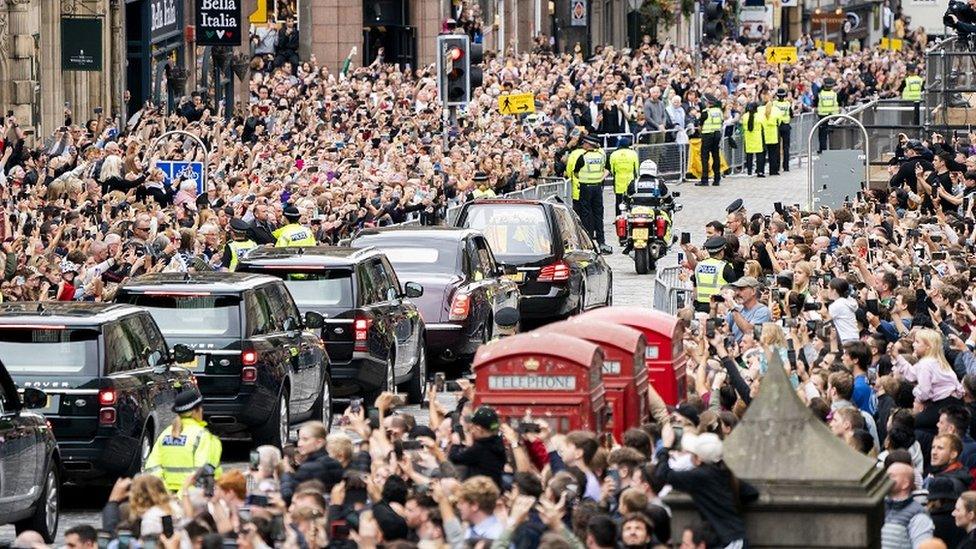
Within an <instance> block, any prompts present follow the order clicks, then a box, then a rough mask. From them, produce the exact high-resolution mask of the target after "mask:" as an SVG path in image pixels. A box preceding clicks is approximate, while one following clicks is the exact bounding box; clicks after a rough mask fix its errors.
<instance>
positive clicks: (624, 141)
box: [617, 135, 630, 147]
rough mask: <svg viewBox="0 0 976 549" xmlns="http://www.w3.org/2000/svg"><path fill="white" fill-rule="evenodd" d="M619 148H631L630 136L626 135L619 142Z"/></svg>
mask: <svg viewBox="0 0 976 549" xmlns="http://www.w3.org/2000/svg"><path fill="white" fill-rule="evenodd" d="M617 146H618V147H629V146H630V136H629V135H625V136H623V137H621V138H620V139H618V140H617Z"/></svg>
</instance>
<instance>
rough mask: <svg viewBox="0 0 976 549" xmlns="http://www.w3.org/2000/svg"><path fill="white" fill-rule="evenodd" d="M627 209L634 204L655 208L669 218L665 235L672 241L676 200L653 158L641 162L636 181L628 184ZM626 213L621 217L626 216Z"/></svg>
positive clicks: (628, 250) (629, 247)
mask: <svg viewBox="0 0 976 549" xmlns="http://www.w3.org/2000/svg"><path fill="white" fill-rule="evenodd" d="M623 203H624V204H625V205H626V209H627V210H630V209H631V208H632V207H634V206H648V207H652V208H654V209H655V210H656V211H657V212H658V213H660V214H661V215H663V216H664V218H665V219H667V223H668V229H667V232H666V235H665V239H664V240H665V242H670V235H671V221H672V218H671V216H672V214H673V213H674V209H675V206H674V200H673V199H672V197H671V194H670V192H669V191H668V186H667V185H666V184H665V183H664V180H663V179H661V178H659V177H658V175H657V163H656V162H654V161H653V160H645V161H643V162H641V163H640V167H639V168H638V176H637V180H636V181H631V183H630V185H628V186H627V193H626V195H624V197H623ZM626 215H627V214H626V213H624V214H623V215H622V216H621V219H625V218H626ZM631 245H632V244H631V243H630V242H628V243H627V244H626V249H625V250H624V253H628V252H630V250H631Z"/></svg>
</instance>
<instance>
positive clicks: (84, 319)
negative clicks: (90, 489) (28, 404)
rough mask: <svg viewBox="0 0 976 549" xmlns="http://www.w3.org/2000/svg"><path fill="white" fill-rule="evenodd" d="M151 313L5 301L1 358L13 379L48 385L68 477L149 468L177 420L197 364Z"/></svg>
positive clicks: (0, 312) (104, 476) (98, 477)
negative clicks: (186, 362)
mask: <svg viewBox="0 0 976 549" xmlns="http://www.w3.org/2000/svg"><path fill="white" fill-rule="evenodd" d="M175 354H181V355H182V356H181V357H179V358H182V359H187V358H189V357H190V356H192V353H191V352H190V351H189V349H186V348H185V347H182V346H181V347H180V349H179V352H175V351H174V352H171V351H170V349H169V347H168V346H167V344H166V340H165V339H163V335H162V334H161V333H160V331H159V328H157V327H156V323H155V322H154V321H153V319H152V317H151V316H149V314H148V313H147V312H146V311H144V310H142V309H139V308H137V307H132V306H128V305H113V304H104V303H73V302H44V303H32V302H20V303H5V304H3V305H0V360H2V361H3V363H4V364H5V365H6V367H7V371H8V372H9V373H10V375H11V377H12V378H13V380H14V382H15V383H17V384H18V385H19V386H21V387H33V388H37V389H41V390H43V391H44V392H45V393H46V394H47V403H46V406H44V407H43V408H42V409H40V410H37V411H38V412H41V413H43V414H44V415H45V416H46V417H47V419H48V421H49V422H50V424H51V427H52V429H53V430H54V434H55V436H56V437H57V440H58V447H59V450H60V454H61V461H62V469H63V471H64V474H65V477H66V478H65V480H66V481H75V482H93V483H103V482H111V481H113V480H114V479H115V478H116V477H118V476H122V475H132V474H133V473H137V472H139V471H140V470H141V469H142V464H143V462H144V461H145V459H146V457H148V456H149V450H150V449H151V448H152V444H153V442H154V441H155V436H156V435H157V434H159V432H160V430H161V429H163V428H164V427H165V426H166V425H168V424H169V423H170V422H171V421H172V420H173V413H172V410H171V408H172V406H173V401H174V400H175V398H176V394H177V393H178V392H179V391H180V390H181V388H182V387H183V386H185V385H188V384H191V383H192V382H193V381H192V375H191V374H190V372H189V371H188V370H187V369H185V368H181V367H179V366H177V365H176V362H177V357H175V356H173V355H175Z"/></svg>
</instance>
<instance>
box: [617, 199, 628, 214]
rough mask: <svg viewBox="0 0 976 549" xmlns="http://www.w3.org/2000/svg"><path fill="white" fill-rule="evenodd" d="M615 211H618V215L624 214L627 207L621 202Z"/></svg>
mask: <svg viewBox="0 0 976 549" xmlns="http://www.w3.org/2000/svg"><path fill="white" fill-rule="evenodd" d="M617 209H618V210H619V211H620V213H624V212H626V211H627V205H626V204H624V203H622V202H621V203H620V207H619V208H617Z"/></svg>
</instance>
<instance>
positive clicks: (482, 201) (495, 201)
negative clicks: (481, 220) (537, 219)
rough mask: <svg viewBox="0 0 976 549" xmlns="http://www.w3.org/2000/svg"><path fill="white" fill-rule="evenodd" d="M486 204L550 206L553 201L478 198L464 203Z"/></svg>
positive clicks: (468, 204)
mask: <svg viewBox="0 0 976 549" xmlns="http://www.w3.org/2000/svg"><path fill="white" fill-rule="evenodd" d="M487 204H529V205H532V206H546V205H549V206H551V205H552V204H553V202H550V201H547V200H529V199H526V198H478V199H476V200H473V201H471V202H468V203H466V204H465V206H478V205H482V206H483V205H487Z"/></svg>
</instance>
